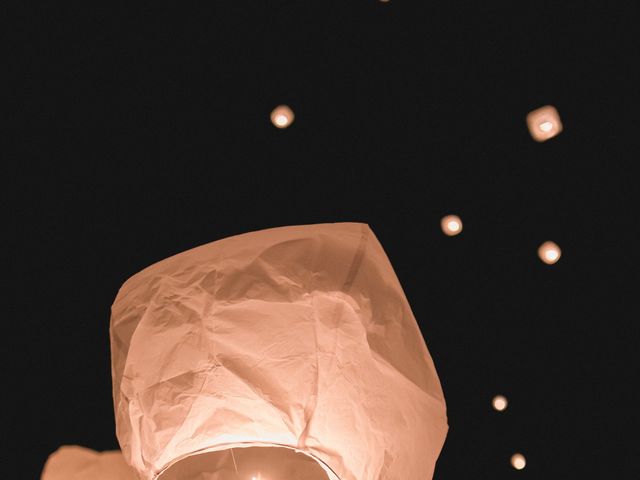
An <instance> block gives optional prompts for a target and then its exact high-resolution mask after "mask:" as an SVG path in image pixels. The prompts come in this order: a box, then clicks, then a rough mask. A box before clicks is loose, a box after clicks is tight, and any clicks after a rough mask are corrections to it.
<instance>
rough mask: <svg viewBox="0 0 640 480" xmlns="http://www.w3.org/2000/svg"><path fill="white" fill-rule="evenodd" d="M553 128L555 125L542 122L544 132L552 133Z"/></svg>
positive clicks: (541, 128) (541, 127) (541, 126)
mask: <svg viewBox="0 0 640 480" xmlns="http://www.w3.org/2000/svg"><path fill="white" fill-rule="evenodd" d="M552 128H553V123H551V122H542V123H541V124H540V130H542V131H543V132H550V131H551V129H552Z"/></svg>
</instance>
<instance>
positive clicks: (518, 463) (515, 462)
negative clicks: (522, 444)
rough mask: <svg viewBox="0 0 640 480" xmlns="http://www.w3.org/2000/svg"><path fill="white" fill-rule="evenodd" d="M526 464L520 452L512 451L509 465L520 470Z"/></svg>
mask: <svg viewBox="0 0 640 480" xmlns="http://www.w3.org/2000/svg"><path fill="white" fill-rule="evenodd" d="M526 465H527V460H526V459H525V458H524V455H522V454H521V453H514V454H513V455H512V456H511V466H513V468H515V469H516V470H522V469H523V468H524V467H525V466H526Z"/></svg>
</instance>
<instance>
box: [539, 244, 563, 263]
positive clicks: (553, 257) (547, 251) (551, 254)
mask: <svg viewBox="0 0 640 480" xmlns="http://www.w3.org/2000/svg"><path fill="white" fill-rule="evenodd" d="M561 255H562V251H561V250H560V247H559V246H558V245H557V244H556V243H554V242H551V241H549V242H544V243H543V244H542V245H540V247H538V256H539V257H540V260H542V261H543V262H544V263H546V264H547V265H553V264H554V263H556V262H557V261H558V260H560V256H561Z"/></svg>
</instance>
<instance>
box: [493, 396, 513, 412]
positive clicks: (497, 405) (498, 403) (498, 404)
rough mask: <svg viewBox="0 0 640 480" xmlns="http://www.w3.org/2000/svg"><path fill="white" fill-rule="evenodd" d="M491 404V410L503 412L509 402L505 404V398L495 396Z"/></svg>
mask: <svg viewBox="0 0 640 480" xmlns="http://www.w3.org/2000/svg"><path fill="white" fill-rule="evenodd" d="M491 403H492V405H493V408H494V409H496V410H497V411H498V412H502V411H503V410H506V408H507V405H508V404H509V402H507V399H506V397H504V396H502V395H496V396H495V397H493V401H492V402H491Z"/></svg>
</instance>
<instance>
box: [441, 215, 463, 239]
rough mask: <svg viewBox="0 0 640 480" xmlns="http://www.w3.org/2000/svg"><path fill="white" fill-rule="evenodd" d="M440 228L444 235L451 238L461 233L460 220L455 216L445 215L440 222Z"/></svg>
mask: <svg viewBox="0 0 640 480" xmlns="http://www.w3.org/2000/svg"><path fill="white" fill-rule="evenodd" d="M440 227H441V228H442V231H443V232H444V234H445V235H449V236H450V237H452V236H454V235H458V234H459V233H460V232H461V231H462V220H460V217H458V216H457V215H447V216H446V217H443V218H442V220H440Z"/></svg>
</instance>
